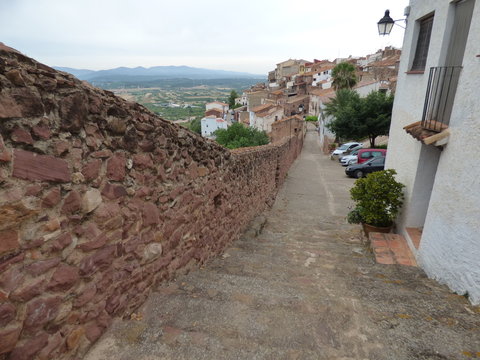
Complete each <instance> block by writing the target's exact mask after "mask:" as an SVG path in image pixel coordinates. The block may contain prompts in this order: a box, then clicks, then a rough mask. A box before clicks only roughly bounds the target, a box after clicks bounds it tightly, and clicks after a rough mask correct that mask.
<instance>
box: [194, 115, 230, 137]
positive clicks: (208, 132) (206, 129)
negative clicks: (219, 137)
mask: <svg viewBox="0 0 480 360" xmlns="http://www.w3.org/2000/svg"><path fill="white" fill-rule="evenodd" d="M200 125H201V129H202V136H203V137H212V136H213V133H214V132H215V131H217V130H218V129H227V127H228V124H227V122H226V121H225V120H222V119H217V118H214V117H204V118H203V119H202V120H200Z"/></svg>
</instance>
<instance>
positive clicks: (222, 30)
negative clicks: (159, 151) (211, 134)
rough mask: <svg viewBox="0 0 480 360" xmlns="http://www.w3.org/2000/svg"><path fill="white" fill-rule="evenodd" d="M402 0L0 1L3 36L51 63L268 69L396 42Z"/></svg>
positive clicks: (1, 38)
mask: <svg viewBox="0 0 480 360" xmlns="http://www.w3.org/2000/svg"><path fill="white" fill-rule="evenodd" d="M407 5H408V0H362V1H360V0H329V1H325V0H241V1H228V0H174V1H172V0H168V1H167V0H0V41H1V42H4V43H5V44H6V45H9V46H11V47H14V48H16V49H17V50H20V51H21V52H23V53H24V54H26V55H28V56H31V57H33V58H35V59H36V60H38V61H41V62H43V63H46V64H48V65H53V66H69V67H74V68H87V69H94V70H98V69H108V68H114V67H118V66H128V67H135V66H145V67H149V66H156V65H188V66H195V67H203V68H209V69H221V70H234V71H247V72H251V73H256V74H266V72H268V71H269V70H271V69H273V68H274V67H275V64H276V63H278V62H280V61H283V60H286V59H288V58H297V59H299V58H302V59H306V60H312V59H313V58H317V59H330V60H333V59H335V58H337V57H347V56H349V55H354V56H362V55H366V54H369V53H373V52H375V51H376V50H377V49H379V48H383V47H385V46H387V45H393V46H395V47H401V46H402V41H403V29H401V28H400V27H397V26H395V27H394V29H393V31H392V34H391V35H390V36H386V37H380V36H378V32H377V26H376V23H377V22H378V20H379V19H380V18H381V17H382V16H383V14H384V11H385V9H387V8H388V9H390V13H391V16H392V17H393V18H394V19H400V18H403V17H404V16H403V10H404V8H405V6H407Z"/></svg>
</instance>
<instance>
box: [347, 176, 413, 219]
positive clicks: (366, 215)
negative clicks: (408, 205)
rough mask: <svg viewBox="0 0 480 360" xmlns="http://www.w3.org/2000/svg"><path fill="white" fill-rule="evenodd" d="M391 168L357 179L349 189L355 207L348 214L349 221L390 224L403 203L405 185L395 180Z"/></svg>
mask: <svg viewBox="0 0 480 360" xmlns="http://www.w3.org/2000/svg"><path fill="white" fill-rule="evenodd" d="M395 175H396V172H395V170H393V169H388V170H382V171H376V172H374V173H371V174H368V175H367V177H366V178H361V179H358V180H357V181H356V182H355V185H354V186H353V187H352V188H351V189H350V195H351V197H352V200H353V201H354V202H355V205H356V206H355V208H354V209H353V210H352V211H351V212H350V213H349V214H348V221H349V222H350V223H359V222H364V223H367V224H370V225H373V226H390V225H391V224H392V222H393V221H394V220H395V218H396V217H397V215H398V212H399V211H400V209H401V207H402V204H403V198H404V196H403V188H404V187H405V185H403V184H401V183H399V182H397V181H396V180H395Z"/></svg>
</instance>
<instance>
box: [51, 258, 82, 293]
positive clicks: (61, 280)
mask: <svg viewBox="0 0 480 360" xmlns="http://www.w3.org/2000/svg"><path fill="white" fill-rule="evenodd" d="M79 278H80V276H79V271H78V269H77V268H76V267H73V266H69V265H65V264H61V265H60V266H58V268H57V269H56V270H55V272H54V273H53V275H52V278H51V280H50V283H49V284H48V288H49V289H50V290H52V291H66V290H68V289H70V288H71V287H72V286H73V285H74V284H75V283H76V282H77V281H78V279H79Z"/></svg>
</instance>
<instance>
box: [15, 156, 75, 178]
mask: <svg viewBox="0 0 480 360" xmlns="http://www.w3.org/2000/svg"><path fill="white" fill-rule="evenodd" d="M12 176H14V177H18V178H20V179H25V180H47V181H55V182H68V181H70V180H71V175H70V169H69V168H68V163H67V162H66V161H65V160H63V159H58V158H55V157H53V156H50V155H38V154H36V153H32V152H30V151H25V150H20V149H15V150H14V157H13V174H12Z"/></svg>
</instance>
